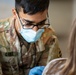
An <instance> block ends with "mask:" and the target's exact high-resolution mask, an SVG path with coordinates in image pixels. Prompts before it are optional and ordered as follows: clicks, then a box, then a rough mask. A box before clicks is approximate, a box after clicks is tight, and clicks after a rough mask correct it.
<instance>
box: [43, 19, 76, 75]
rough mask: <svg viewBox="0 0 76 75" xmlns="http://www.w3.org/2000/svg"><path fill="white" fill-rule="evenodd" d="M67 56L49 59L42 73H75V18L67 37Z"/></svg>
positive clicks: (68, 74) (62, 74) (45, 74)
mask: <svg viewBox="0 0 76 75" xmlns="http://www.w3.org/2000/svg"><path fill="white" fill-rule="evenodd" d="M69 51H70V54H69V58H57V59H54V60H52V61H50V62H49V63H48V64H47V66H46V67H45V69H44V71H43V74H42V75H76V19H75V21H74V23H73V26H72V29H71V33H70V38H69Z"/></svg>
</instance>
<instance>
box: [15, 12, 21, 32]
mask: <svg viewBox="0 0 76 75" xmlns="http://www.w3.org/2000/svg"><path fill="white" fill-rule="evenodd" d="M16 16H17V19H18V20H17V21H18V22H19V24H20V27H19V28H20V29H18V30H19V31H20V30H21V29H22V22H21V20H20V17H19V15H18V13H17V11H16Z"/></svg>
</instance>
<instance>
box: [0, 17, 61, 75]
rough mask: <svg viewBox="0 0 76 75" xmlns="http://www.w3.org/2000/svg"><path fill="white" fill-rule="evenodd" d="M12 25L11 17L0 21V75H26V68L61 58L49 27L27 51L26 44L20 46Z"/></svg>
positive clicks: (52, 31) (13, 21) (56, 40)
mask: <svg viewBox="0 0 76 75" xmlns="http://www.w3.org/2000/svg"><path fill="white" fill-rule="evenodd" d="M14 24H15V19H14V18H12V17H11V18H8V19H5V20H0V75H28V71H29V69H30V68H26V67H34V66H38V65H44V66H45V65H46V64H47V63H48V62H49V61H51V60H52V59H55V58H59V57H61V56H62V54H61V50H60V48H59V45H58V39H57V37H56V35H55V32H54V30H53V29H52V28H51V27H50V28H46V29H45V32H44V33H43V34H42V36H41V38H40V39H39V40H38V41H37V42H35V44H34V43H31V44H30V46H29V50H28V48H27V46H28V44H27V42H25V44H23V45H22V46H21V44H20V42H21V41H22V40H21V41H20V39H19V37H18V36H17V33H16V31H15V27H14ZM35 51H36V53H35ZM21 52H22V54H21ZM34 53H35V54H36V56H35V55H34ZM21 57H22V58H21ZM34 58H36V60H35V59H34ZM22 60H23V62H22ZM34 61H35V62H34ZM22 63H23V64H24V65H23V66H21V64H22Z"/></svg>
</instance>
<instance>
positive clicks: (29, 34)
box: [20, 28, 44, 43]
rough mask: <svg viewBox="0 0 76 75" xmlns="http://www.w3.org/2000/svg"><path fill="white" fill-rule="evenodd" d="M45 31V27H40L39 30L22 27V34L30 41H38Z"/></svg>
mask: <svg viewBox="0 0 76 75" xmlns="http://www.w3.org/2000/svg"><path fill="white" fill-rule="evenodd" d="M43 32H44V29H39V30H38V31H37V32H36V31H34V30H32V29H23V28H22V29H21V30H20V34H21V35H22V37H23V38H24V39H25V40H26V41H27V42H29V43H31V42H36V41H37V40H38V39H39V38H40V37H41V35H42V33H43Z"/></svg>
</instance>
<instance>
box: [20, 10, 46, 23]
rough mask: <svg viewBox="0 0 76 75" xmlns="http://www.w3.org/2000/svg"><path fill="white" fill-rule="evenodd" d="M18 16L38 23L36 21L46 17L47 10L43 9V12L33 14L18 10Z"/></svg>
mask: <svg viewBox="0 0 76 75" xmlns="http://www.w3.org/2000/svg"><path fill="white" fill-rule="evenodd" d="M19 16H20V17H21V18H23V19H26V20H30V21H34V22H35V23H38V22H40V21H42V20H44V19H46V16H47V10H45V11H44V12H38V13H36V14H33V15H29V14H27V13H26V14H25V13H23V12H19Z"/></svg>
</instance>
